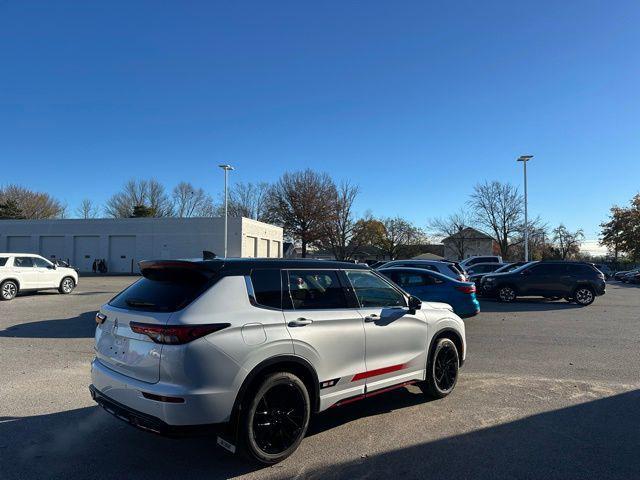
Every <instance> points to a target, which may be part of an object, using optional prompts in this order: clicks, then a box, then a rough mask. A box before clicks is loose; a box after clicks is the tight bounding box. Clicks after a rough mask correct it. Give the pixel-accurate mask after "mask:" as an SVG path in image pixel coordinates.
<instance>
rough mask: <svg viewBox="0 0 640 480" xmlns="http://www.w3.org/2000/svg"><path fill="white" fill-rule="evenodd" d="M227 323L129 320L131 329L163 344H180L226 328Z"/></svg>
mask: <svg viewBox="0 0 640 480" xmlns="http://www.w3.org/2000/svg"><path fill="white" fill-rule="evenodd" d="M229 325H230V324H229V323H210V324H207V325H149V324H146V323H138V322H131V323H130V324H129V327H130V328H131V331H133V332H135V333H140V334H142V335H146V336H147V337H149V338H150V339H151V340H153V341H154V342H155V343H161V344H163V345H182V344H184V343H189V342H191V341H193V340H195V339H197V338H200V337H204V336H205V335H209V334H210V333H214V332H217V331H219V330H222V329H223V328H227V327H228V326H229Z"/></svg>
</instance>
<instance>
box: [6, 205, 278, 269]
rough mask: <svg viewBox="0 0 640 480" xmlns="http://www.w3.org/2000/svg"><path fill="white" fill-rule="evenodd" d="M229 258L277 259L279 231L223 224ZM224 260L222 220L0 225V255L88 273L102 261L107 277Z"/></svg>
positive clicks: (245, 221) (243, 222) (243, 221)
mask: <svg viewBox="0 0 640 480" xmlns="http://www.w3.org/2000/svg"><path fill="white" fill-rule="evenodd" d="M227 238H228V247H227V252H228V256H229V257H281V256H282V228H280V227H276V226H275V225H270V224H268V223H263V222H258V221H256V220H251V219H249V218H239V217H233V218H229V228H228V234H227ZM203 250H209V251H211V252H214V253H215V254H216V255H218V256H223V255H224V218H101V219H89V220H82V219H69V220H66V219H62V220H0V252H25V253H39V254H40V255H42V256H43V257H45V258H49V259H62V260H68V261H69V262H70V263H71V264H73V265H74V266H76V267H78V268H79V269H80V271H81V272H90V271H91V270H92V266H93V261H94V260H95V259H104V260H106V262H107V267H108V271H109V272H110V273H131V272H134V273H136V272H137V271H138V268H137V263H138V261H140V260H145V259H176V258H197V257H201V256H202V251H203Z"/></svg>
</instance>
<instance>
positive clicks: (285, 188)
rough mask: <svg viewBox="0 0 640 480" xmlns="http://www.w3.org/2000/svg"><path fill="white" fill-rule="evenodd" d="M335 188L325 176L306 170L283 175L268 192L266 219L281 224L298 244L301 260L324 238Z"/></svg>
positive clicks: (286, 233) (324, 174)
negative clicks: (314, 244)
mask: <svg viewBox="0 0 640 480" xmlns="http://www.w3.org/2000/svg"><path fill="white" fill-rule="evenodd" d="M335 189H336V187H335V185H334V183H333V181H332V180H331V178H330V177H329V176H328V175H327V174H326V173H318V172H314V171H313V170H310V169H307V170H304V171H300V172H293V173H285V174H284V175H282V177H280V180H278V182H277V183H276V184H275V185H273V187H272V188H271V189H270V190H269V194H268V200H267V208H266V219H268V220H269V221H272V222H273V223H276V224H278V225H281V226H282V227H283V229H284V232H285V235H287V236H288V237H290V238H291V239H293V240H294V241H299V242H300V245H301V247H302V257H306V256H307V250H308V247H309V245H312V244H313V243H315V242H317V241H318V240H319V239H320V238H321V237H322V235H323V232H324V225H325V222H326V220H327V218H328V217H329V215H331V202H330V199H331V198H334V196H335Z"/></svg>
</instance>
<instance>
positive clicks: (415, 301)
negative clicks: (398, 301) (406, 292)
mask: <svg viewBox="0 0 640 480" xmlns="http://www.w3.org/2000/svg"><path fill="white" fill-rule="evenodd" d="M421 308H422V300H420V299H419V298H418V297H414V296H413V295H411V296H410V297H409V313H411V314H414V313H416V311H417V310H420V309H421Z"/></svg>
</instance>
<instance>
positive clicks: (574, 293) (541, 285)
mask: <svg viewBox="0 0 640 480" xmlns="http://www.w3.org/2000/svg"><path fill="white" fill-rule="evenodd" d="M481 288H482V291H483V292H484V293H485V294H488V295H495V296H496V297H497V298H498V299H499V300H500V301H502V302H512V301H514V300H515V299H516V297H518V296H525V297H526V296H540V297H546V298H553V297H559V298H563V297H564V298H565V299H566V300H569V301H575V302H576V303H577V304H579V305H585V306H586V305H590V304H591V303H593V301H594V300H595V297H596V296H598V295H604V294H605V288H606V282H605V279H604V274H603V273H602V272H600V271H599V270H598V269H597V268H595V267H594V266H593V264H590V263H584V262H563V261H543V262H530V263H527V264H526V265H523V266H522V267H520V268H517V269H515V270H513V271H511V272H507V273H490V274H488V275H485V276H484V278H483V279H482V281H481Z"/></svg>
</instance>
